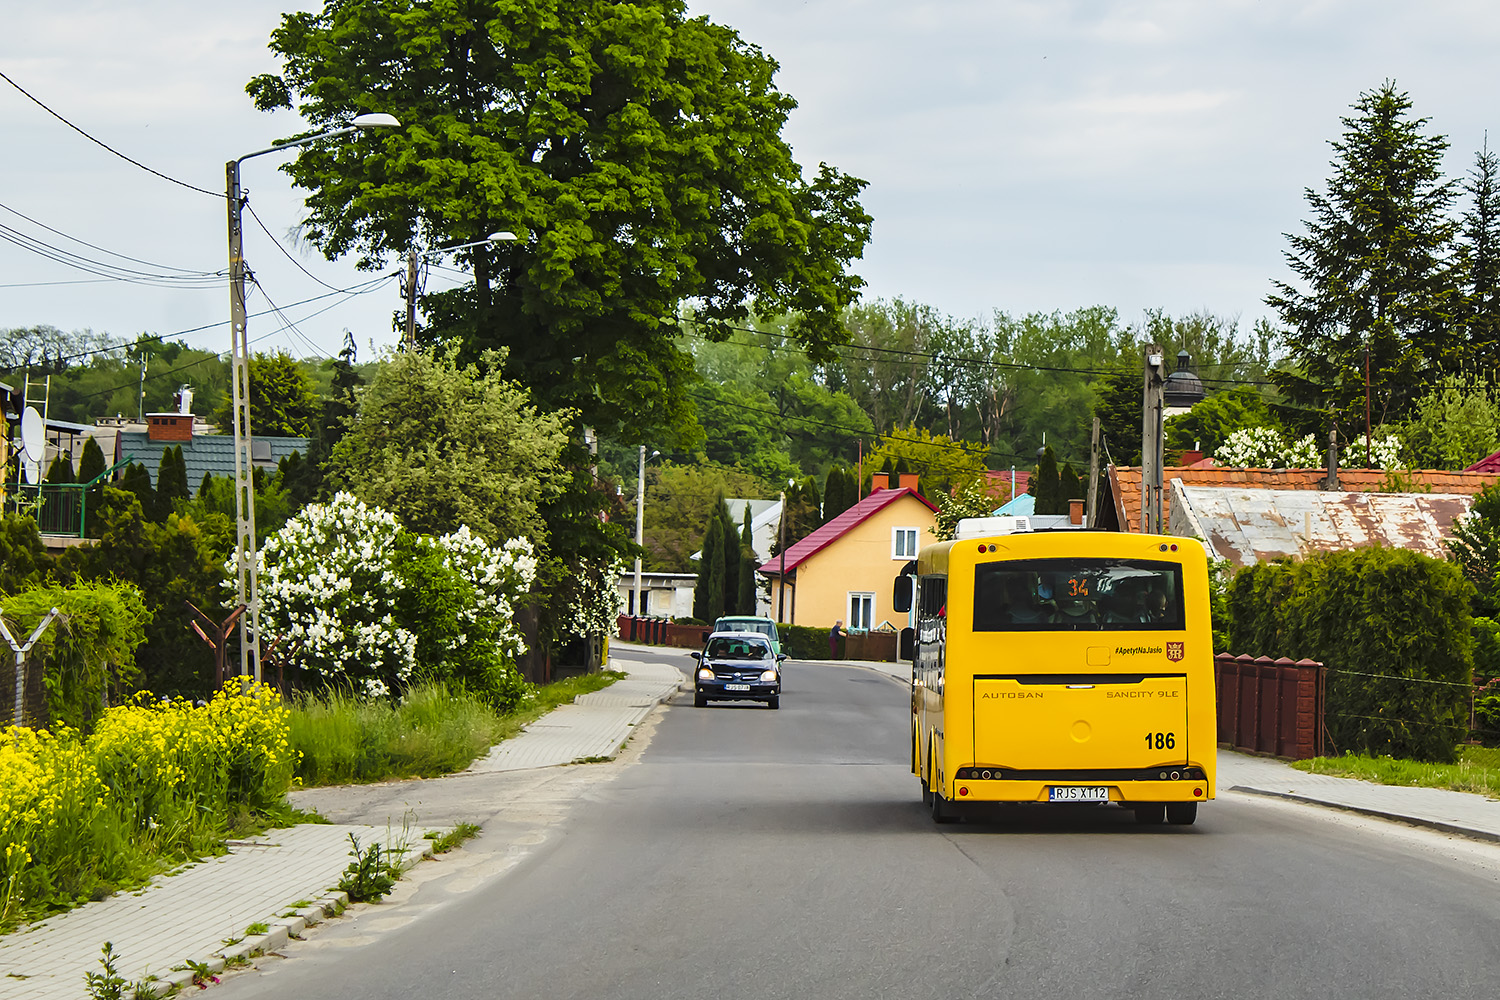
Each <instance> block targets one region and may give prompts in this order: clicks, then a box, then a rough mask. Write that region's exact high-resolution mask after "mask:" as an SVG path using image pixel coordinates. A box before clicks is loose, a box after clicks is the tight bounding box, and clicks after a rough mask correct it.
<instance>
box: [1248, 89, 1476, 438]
mask: <svg viewBox="0 0 1500 1000" xmlns="http://www.w3.org/2000/svg"><path fill="white" fill-rule="evenodd" d="M1411 107H1412V103H1411V100H1410V98H1408V97H1407V95H1406V94H1405V93H1403V92H1401V91H1399V90H1397V89H1396V85H1395V83H1394V82H1391V81H1387V82H1386V83H1385V84H1383V85H1382V86H1380V87H1378V88H1376V89H1375V90H1371V91H1368V92H1366V93H1363V94H1361V95H1360V96H1359V100H1358V101H1356V102H1355V104H1354V111H1355V114H1353V115H1351V116H1348V117H1345V118H1343V119H1342V122H1343V125H1344V134H1343V136H1342V137H1341V138H1339V139H1337V140H1333V141H1331V142H1330V145H1331V146H1332V147H1333V149H1334V152H1335V154H1336V155H1335V156H1334V159H1333V161H1332V167H1333V174H1332V176H1331V177H1330V178H1329V179H1328V187H1327V190H1326V192H1323V193H1319V192H1316V191H1313V190H1312V189H1310V188H1309V189H1308V190H1307V195H1306V196H1307V203H1308V205H1309V206H1311V208H1312V213H1313V217H1312V218H1311V219H1309V220H1307V221H1306V222H1305V223H1304V232H1303V233H1302V234H1301V235H1291V234H1288V235H1287V240H1288V242H1289V243H1290V244H1291V248H1290V249H1289V250H1287V251H1286V253H1285V256H1286V260H1287V263H1288V264H1289V265H1290V266H1291V269H1292V271H1293V272H1294V274H1295V275H1296V279H1297V283H1296V284H1293V283H1290V282H1285V281H1277V282H1275V288H1276V291H1275V293H1274V294H1272V295H1269V296H1267V297H1266V303H1267V304H1268V305H1270V306H1271V307H1272V308H1273V309H1275V310H1276V312H1277V313H1278V314H1279V315H1280V317H1281V321H1282V323H1283V325H1284V326H1285V327H1286V344H1287V347H1288V349H1289V360H1290V362H1291V367H1290V368H1289V369H1287V370H1281V371H1277V372H1276V373H1274V378H1275V380H1276V381H1277V382H1278V383H1279V384H1280V385H1281V387H1282V389H1283V391H1284V392H1286V393H1287V395H1288V396H1289V397H1290V398H1291V399H1292V401H1294V402H1298V403H1304V404H1312V405H1318V406H1323V407H1327V408H1328V409H1330V410H1331V411H1332V412H1333V413H1334V415H1335V416H1336V417H1341V418H1343V419H1345V420H1352V421H1354V422H1356V423H1360V424H1362V423H1364V414H1365V392H1366V390H1365V367H1366V361H1365V358H1366V353H1365V352H1366V351H1367V350H1368V352H1369V399H1370V406H1371V410H1372V416H1373V421H1374V422H1375V423H1377V424H1379V423H1384V422H1386V421H1387V420H1394V419H1399V418H1400V417H1402V416H1404V415H1405V410H1406V408H1407V406H1408V405H1409V403H1410V401H1411V398H1412V395H1413V391H1414V390H1415V388H1416V387H1417V386H1418V385H1419V384H1420V382H1421V381H1422V379H1423V377H1424V376H1425V375H1426V374H1427V373H1429V372H1430V371H1432V370H1433V369H1437V368H1441V367H1443V366H1445V365H1448V364H1450V363H1451V362H1453V361H1454V360H1455V359H1456V356H1457V354H1458V352H1459V350H1460V348H1461V346H1462V342H1461V338H1460V337H1459V336H1458V335H1457V333H1456V331H1455V329H1454V327H1453V323H1452V319H1453V314H1454V312H1455V309H1456V307H1457V305H1458V301H1457V297H1456V295H1455V294H1454V289H1453V287H1452V283H1451V282H1452V276H1451V274H1450V271H1449V268H1448V261H1447V258H1448V256H1449V254H1450V251H1451V249H1452V245H1453V239H1454V235H1455V230H1456V223H1455V222H1454V220H1453V219H1451V218H1450V217H1449V215H1448V207H1449V205H1450V204H1451V202H1452V200H1453V195H1454V187H1453V184H1452V182H1450V181H1447V180H1444V179H1443V176H1442V172H1441V166H1442V157H1443V153H1444V151H1445V150H1446V149H1447V148H1448V141H1447V139H1445V138H1443V137H1442V136H1441V135H1430V134H1427V132H1426V127H1427V123H1428V120H1427V119H1426V118H1414V117H1412V116H1411V115H1410V111H1411Z"/></svg>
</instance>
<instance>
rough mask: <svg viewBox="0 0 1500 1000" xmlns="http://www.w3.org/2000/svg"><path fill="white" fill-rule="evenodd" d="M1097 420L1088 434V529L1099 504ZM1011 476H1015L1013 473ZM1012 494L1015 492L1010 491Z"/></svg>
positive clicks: (1094, 520)
mask: <svg viewBox="0 0 1500 1000" xmlns="http://www.w3.org/2000/svg"><path fill="white" fill-rule="evenodd" d="M1099 434H1100V425H1099V418H1098V417H1095V418H1094V427H1093V429H1092V430H1091V431H1090V432H1089V492H1088V501H1089V502H1088V515H1087V517H1086V519H1085V520H1086V521H1087V525H1088V527H1090V528H1092V527H1093V526H1094V524H1095V523H1096V518H1097V517H1098V512H1097V507H1098V503H1099ZM1011 475H1015V473H1014V472H1012V473H1011ZM1011 492H1012V493H1014V492H1015V491H1014V490H1012V491H1011Z"/></svg>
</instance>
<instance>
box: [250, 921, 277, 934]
mask: <svg viewBox="0 0 1500 1000" xmlns="http://www.w3.org/2000/svg"><path fill="white" fill-rule="evenodd" d="M270 930H271V928H270V926H269V925H267V924H264V923H261V922H260V921H259V920H257V921H256V922H255V923H253V924H251V925H250V926H249V927H246V928H245V937H259V936H260V935H262V934H266V933H269V932H270Z"/></svg>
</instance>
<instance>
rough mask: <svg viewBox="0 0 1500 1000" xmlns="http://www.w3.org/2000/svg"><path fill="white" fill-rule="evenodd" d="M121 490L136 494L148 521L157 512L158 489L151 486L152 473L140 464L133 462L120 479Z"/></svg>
mask: <svg viewBox="0 0 1500 1000" xmlns="http://www.w3.org/2000/svg"><path fill="white" fill-rule="evenodd" d="M120 488H121V489H123V490H126V491H128V492H130V493H134V494H135V498H136V499H137V500H139V501H140V503H141V514H142V516H144V517H146V518H147V519H148V520H149V519H151V515H152V514H153V513H154V512H155V510H156V489H155V488H154V487H153V486H152V485H151V473H150V472H148V471H147V470H146V467H145V466H144V465H142V464H141V463H140V462H131V463H130V465H129V466H128V467H127V468H126V469H125V475H124V476H123V477H121V479H120Z"/></svg>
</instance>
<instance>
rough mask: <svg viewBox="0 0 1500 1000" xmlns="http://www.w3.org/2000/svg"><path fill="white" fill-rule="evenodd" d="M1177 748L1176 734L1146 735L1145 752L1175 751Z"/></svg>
mask: <svg viewBox="0 0 1500 1000" xmlns="http://www.w3.org/2000/svg"><path fill="white" fill-rule="evenodd" d="M1176 748H1177V734H1176V733H1147V734H1146V749H1147V750H1175V749H1176Z"/></svg>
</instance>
